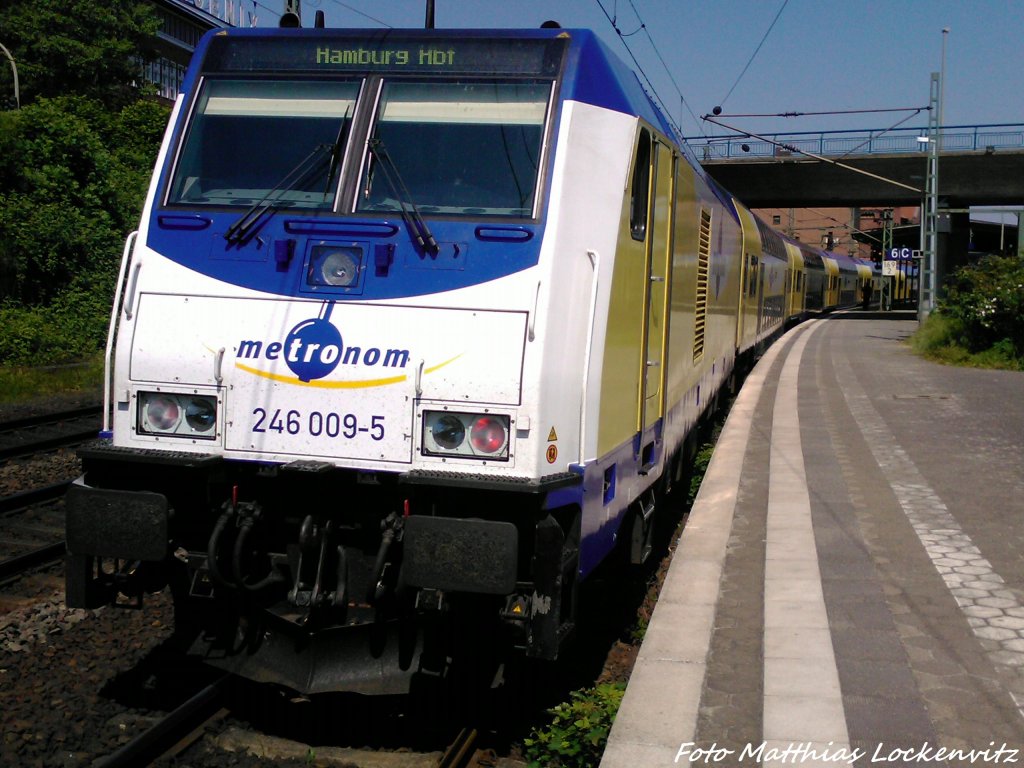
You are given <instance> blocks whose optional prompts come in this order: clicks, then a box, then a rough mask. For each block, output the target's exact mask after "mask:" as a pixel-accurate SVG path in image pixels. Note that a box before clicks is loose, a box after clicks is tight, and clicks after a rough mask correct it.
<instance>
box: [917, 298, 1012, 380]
mask: <svg viewBox="0 0 1024 768" xmlns="http://www.w3.org/2000/svg"><path fill="white" fill-rule="evenodd" d="M960 335H961V334H960V328H959V326H958V324H957V322H956V321H955V320H953V319H952V318H949V317H946V316H945V315H942V314H940V313H937V312H933V313H932V314H930V315H929V316H928V319H927V320H925V322H924V324H923V325H922V326H921V327H920V328H918V329H917V331H916V332H915V333H914V335H913V336H911V337H910V345H911V347H912V348H913V349H914V351H915V352H917V353H918V354H919V355H921V356H922V357H924V358H926V359H928V360H932V361H934V362H937V363H944V364H946V365H959V366H964V367H968V368H991V369H997V370H1004V371H1024V358H1021V357H1019V356H1017V355H1016V354H1015V351H1014V348H1013V344H1012V343H1011V342H1010V341H1009V340H1008V339H1004V340H1003V341H1002V342H999V343H998V344H995V345H994V346H992V347H990V348H989V349H986V350H982V351H979V352H971V351H970V350H969V349H967V348H966V347H964V346H963V345H962V344H960V342H959V339H960Z"/></svg>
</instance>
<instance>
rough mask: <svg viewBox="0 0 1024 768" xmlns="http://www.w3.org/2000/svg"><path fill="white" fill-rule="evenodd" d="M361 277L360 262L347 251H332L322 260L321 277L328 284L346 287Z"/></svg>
mask: <svg viewBox="0 0 1024 768" xmlns="http://www.w3.org/2000/svg"><path fill="white" fill-rule="evenodd" d="M358 277H359V262H358V261H356V259H355V257H353V256H352V254H350V253H348V252H346V251H331V252H330V253H329V254H327V255H326V256H325V257H324V260H323V261H322V262H320V278H321V279H322V280H323V282H324V283H325V284H326V285H336V286H340V287H342V288H344V287H345V286H348V285H352V284H353V283H355V282H356V279H357V278H358Z"/></svg>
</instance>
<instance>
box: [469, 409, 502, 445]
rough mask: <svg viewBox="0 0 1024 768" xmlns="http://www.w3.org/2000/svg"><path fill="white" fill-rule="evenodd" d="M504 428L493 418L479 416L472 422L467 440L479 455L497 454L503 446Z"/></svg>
mask: <svg viewBox="0 0 1024 768" xmlns="http://www.w3.org/2000/svg"><path fill="white" fill-rule="evenodd" d="M505 438H506V432H505V426H504V425H503V424H502V423H501V422H500V421H498V419H496V418H494V417H493V416H481V417H480V418H478V419H477V420H476V421H474V422H473V428H472V430H470V433H469V439H470V441H471V442H472V443H473V447H474V448H475V449H476V450H478V451H479V452H480V453H497V452H498V451H500V450H501V449H502V448H503V447H504V446H505Z"/></svg>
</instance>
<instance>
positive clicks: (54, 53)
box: [0, 0, 160, 109]
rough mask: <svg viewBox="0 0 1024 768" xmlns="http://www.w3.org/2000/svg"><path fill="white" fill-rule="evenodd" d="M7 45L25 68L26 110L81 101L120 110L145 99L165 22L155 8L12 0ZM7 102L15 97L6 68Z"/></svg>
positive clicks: (5, 20)
mask: <svg viewBox="0 0 1024 768" xmlns="http://www.w3.org/2000/svg"><path fill="white" fill-rule="evenodd" d="M3 6H4V10H3V13H0V41H3V42H4V45H6V46H7V48H8V49H9V50H10V51H11V54H12V55H13V56H14V60H15V62H17V66H18V80H19V81H20V86H21V104H22V106H23V107H24V106H26V105H28V104H31V103H33V102H34V101H35V100H36V99H39V98H52V97H55V96H60V95H62V94H68V93H74V94H77V95H80V96H83V97H86V98H88V99H90V100H94V101H97V102H99V103H101V104H103V105H105V106H106V107H108V108H112V109H119V108H121V107H123V106H125V105H126V104H130V103H132V102H134V101H136V100H137V99H138V98H139V97H140V96H142V95H143V93H142V91H141V90H140V84H141V83H143V78H142V76H141V74H142V70H141V66H142V62H144V61H147V60H151V59H152V58H154V50H155V49H154V44H155V42H156V33H157V30H158V29H159V26H160V22H159V20H158V19H157V16H156V12H155V10H154V8H153V5H152V4H151V3H132V2H113V3H102V2H99V3H98V2H95V0H4V3H3ZM0 73H2V74H0V94H2V97H3V98H4V99H6V98H7V95H8V94H10V93H13V77H12V74H11V72H10V71H9V67H6V66H4V67H0Z"/></svg>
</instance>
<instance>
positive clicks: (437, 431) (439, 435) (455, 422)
mask: <svg viewBox="0 0 1024 768" xmlns="http://www.w3.org/2000/svg"><path fill="white" fill-rule="evenodd" d="M430 436H431V437H432V438H434V442H435V443H437V444H438V446H440V447H441V448H445V449H447V450H449V451H450V450H452V449H454V448H458V447H459V446H460V445H462V442H463V441H464V440H465V439H466V426H465V425H464V424H463V423H462V422H461V421H460V420H459V418H458V417H457V416H456V415H455V414H452V413H446V414H444V415H443V416H442V417H441V418H439V419H437V420H436V421H435V422H434V423H433V424H432V425H431V427H430Z"/></svg>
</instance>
